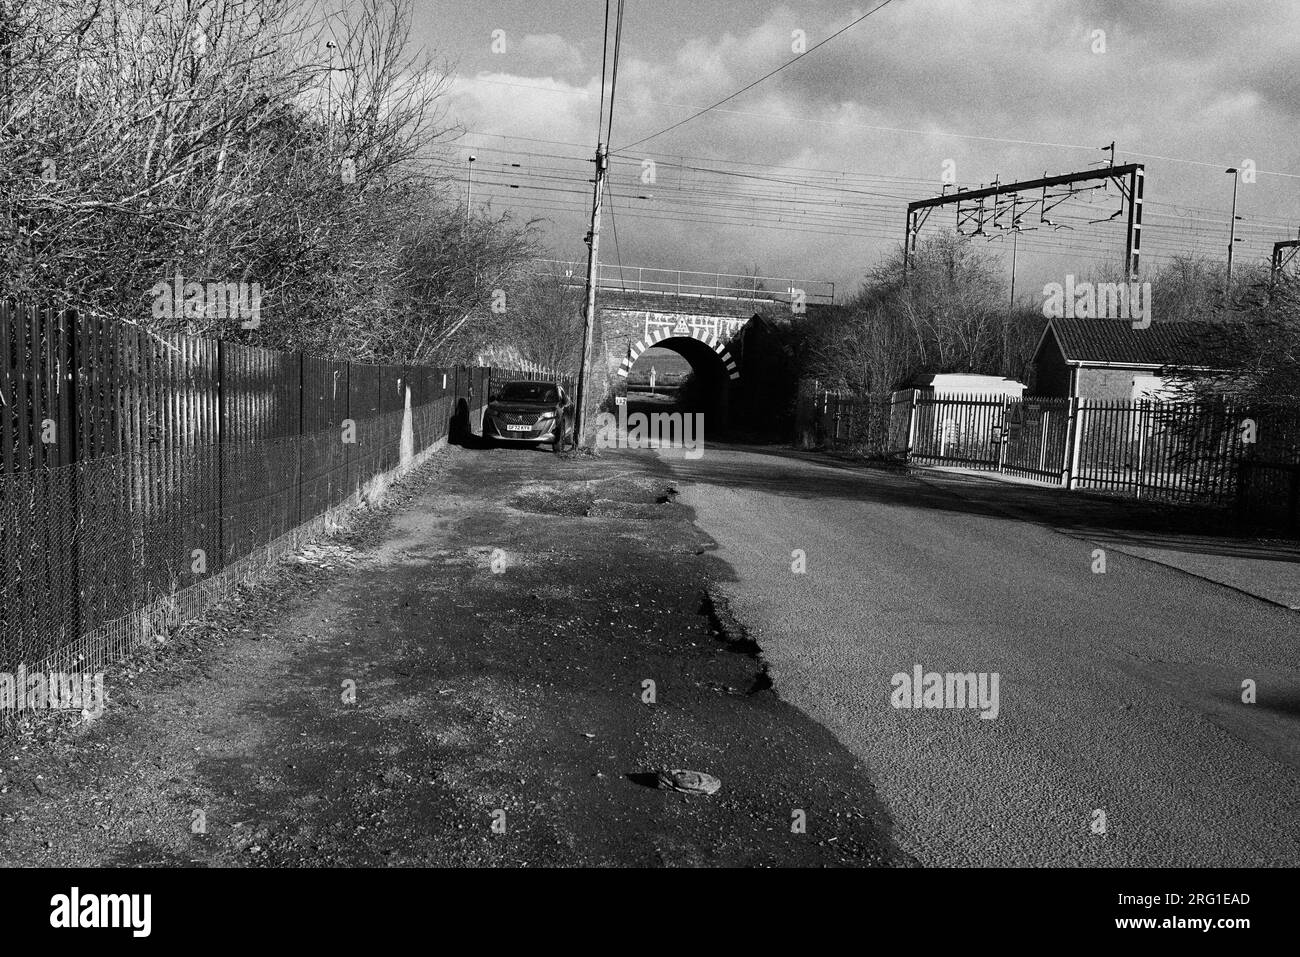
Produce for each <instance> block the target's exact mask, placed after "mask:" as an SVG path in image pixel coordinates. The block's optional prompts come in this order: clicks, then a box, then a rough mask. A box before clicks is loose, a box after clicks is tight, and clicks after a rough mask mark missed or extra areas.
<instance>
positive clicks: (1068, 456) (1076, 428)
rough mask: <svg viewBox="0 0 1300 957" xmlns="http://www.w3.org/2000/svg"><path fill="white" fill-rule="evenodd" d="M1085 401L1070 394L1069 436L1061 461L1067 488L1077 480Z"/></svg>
mask: <svg viewBox="0 0 1300 957" xmlns="http://www.w3.org/2000/svg"><path fill="white" fill-rule="evenodd" d="M1086 402H1087V400H1086V399H1080V398H1079V397H1078V396H1077V395H1074V396H1070V425H1069V430H1070V437H1069V441H1068V442H1066V444H1065V461H1064V462H1063V463H1062V466H1063V469H1064V472H1065V487H1066V488H1067V489H1073V488H1074V487H1075V483H1076V482H1077V481H1078V480H1079V446H1080V445H1081V444H1082V442H1083V413H1084V408H1085V407H1086Z"/></svg>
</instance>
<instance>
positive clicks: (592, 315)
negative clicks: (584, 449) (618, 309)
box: [573, 143, 609, 447]
mask: <svg viewBox="0 0 1300 957" xmlns="http://www.w3.org/2000/svg"><path fill="white" fill-rule="evenodd" d="M608 168H609V154H608V153H606V152H605V145H604V144H603V143H597V144H596V185H595V188H594V189H593V190H592V198H591V230H590V232H588V233H587V246H588V250H587V301H586V304H585V306H584V307H583V310H582V364H581V365H580V366H579V367H578V396H577V400H578V407H577V409H576V411H575V412H574V415H573V441H574V443H575V444H576V445H578V446H579V447H581V446H582V445H583V441H584V439H585V435H584V431H583V430H584V429H585V428H586V425H587V416H586V402H587V379H588V378H589V374H588V373H589V370H588V369H587V364H588V362H589V361H590V357H591V334H592V328H593V327H594V325H595V322H596V273H597V270H598V269H599V268H600V207H601V203H602V202H603V200H604V196H605V172H606V170H607V169H608Z"/></svg>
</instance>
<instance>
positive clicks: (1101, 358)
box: [1039, 319, 1212, 367]
mask: <svg viewBox="0 0 1300 957" xmlns="http://www.w3.org/2000/svg"><path fill="white" fill-rule="evenodd" d="M1049 331H1052V332H1054V333H1055V334H1056V341H1057V342H1058V343H1060V346H1061V352H1062V353H1064V355H1065V360H1066V361H1067V362H1083V363H1086V364H1089V365H1092V364H1104V363H1122V364H1125V365H1142V366H1153V367H1164V366H1188V367H1204V366H1207V365H1210V364H1211V362H1212V360H1211V358H1210V356H1211V350H1210V348H1209V342H1208V341H1207V336H1206V331H1207V330H1206V326H1205V323H1200V322H1164V323H1162V322H1152V323H1151V325H1149V326H1148V327H1147V328H1145V329H1134V328H1133V324H1132V323H1130V322H1128V321H1127V320H1124V319H1050V320H1048V323H1047V327H1046V328H1045V329H1044V330H1043V338H1044V339H1046V337H1047V333H1048V332H1049ZM1041 347H1042V343H1041V341H1040V343H1039V348H1041Z"/></svg>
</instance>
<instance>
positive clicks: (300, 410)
mask: <svg viewBox="0 0 1300 957" xmlns="http://www.w3.org/2000/svg"><path fill="white" fill-rule="evenodd" d="M303 365H305V363H304V362H303V353H302V350H301V349H299V350H298V524H299V525H302V443H303V441H304V436H303V434H302V425H303V422H302V418H303V406H304V405H306V402H305V401H304V400H305V398H306V397H305V396H304V395H303V391H304V387H303V368H302V367H303Z"/></svg>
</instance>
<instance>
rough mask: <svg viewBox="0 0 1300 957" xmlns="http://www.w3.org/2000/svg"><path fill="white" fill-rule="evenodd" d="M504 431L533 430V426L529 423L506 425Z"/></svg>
mask: <svg viewBox="0 0 1300 957" xmlns="http://www.w3.org/2000/svg"><path fill="white" fill-rule="evenodd" d="M506 431H507V432H531V431H533V427H532V426H531V425H507V426H506Z"/></svg>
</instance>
